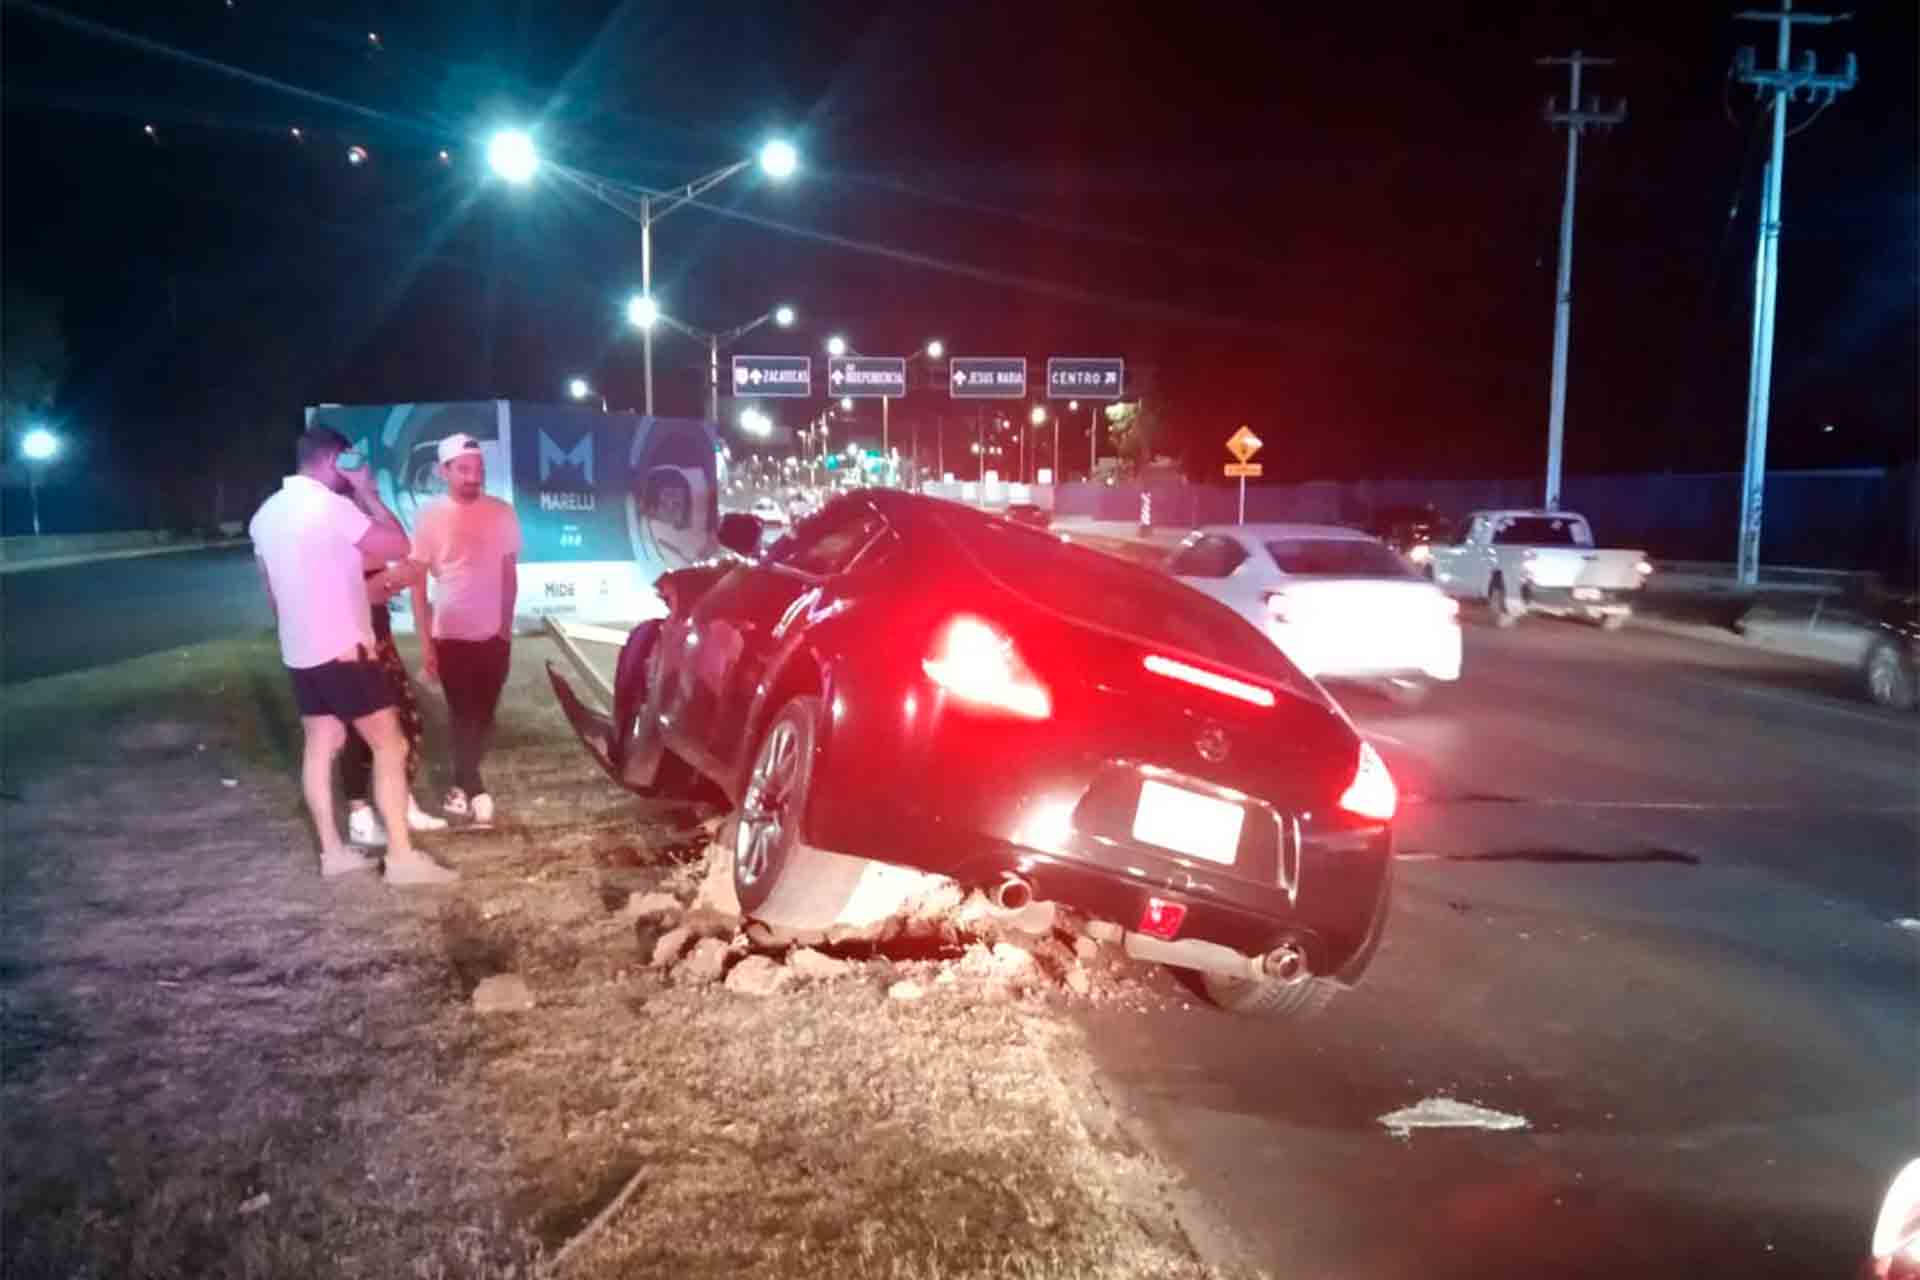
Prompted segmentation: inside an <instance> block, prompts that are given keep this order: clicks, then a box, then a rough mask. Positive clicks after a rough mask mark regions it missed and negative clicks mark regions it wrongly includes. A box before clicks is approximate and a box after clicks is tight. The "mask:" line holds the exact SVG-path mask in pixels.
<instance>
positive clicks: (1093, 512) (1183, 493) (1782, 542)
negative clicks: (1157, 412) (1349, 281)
mask: <svg viewBox="0 0 1920 1280" xmlns="http://www.w3.org/2000/svg"><path fill="white" fill-rule="evenodd" d="M1917 487H1920V473H1917V472H1916V470H1915V468H1913V467H1911V466H1909V467H1904V468H1900V469H1898V470H1885V469H1877V468H1876V469H1861V470H1850V471H1779V472H1774V473H1773V474H1771V475H1769V476H1768V477H1767V492H1766V512H1765V514H1766V521H1765V528H1764V532H1763V535H1762V546H1761V559H1762V560H1763V561H1764V562H1766V563H1768V564H1783V565H1806V566H1811V567H1816V568H1830V569H1875V570H1880V571H1882V572H1894V573H1903V574H1904V573H1908V572H1910V569H1911V566H1912V564H1913V561H1914V557H1915V554H1916V548H1920V495H1917V494H1916V488H1917ZM1148 488H1149V490H1150V492H1151V493H1152V495H1153V520H1154V523H1155V524H1156V525H1162V526H1186V525H1196V524H1229V523H1232V521H1233V520H1234V518H1235V516H1236V515H1237V512H1238V503H1239V492H1238V489H1237V488H1236V487H1234V486H1229V485H1215V484H1207V485H1196V484H1188V483H1186V482H1184V481H1182V480H1181V479H1179V478H1178V477H1169V478H1167V479H1165V480H1160V479H1155V480H1153V481H1151V482H1150V483H1149V486H1148ZM1140 493H1141V489H1140V486H1138V485H1088V484H1068V485H1062V486H1060V488H1059V489H1058V490H1057V491H1056V493H1055V496H1054V510H1055V512H1056V514H1060V515H1068V516H1087V517H1092V518H1093V519H1097V520H1127V521H1132V520H1137V519H1138V518H1139V515H1140ZM1539 501H1540V482H1539V481H1538V480H1537V479H1524V480H1460V481H1431V480H1412V479H1402V480H1375V481H1354V482H1351V483H1334V482H1313V483H1307V484H1267V483H1259V482H1256V483H1252V484H1249V485H1248V486H1247V519H1248V520H1297V521H1306V522H1312V523H1320V524H1344V525H1358V526H1365V525H1368V524H1371V523H1372V522H1373V519H1374V517H1375V515H1376V514H1377V513H1379V512H1381V511H1384V510H1386V509H1387V508H1390V507H1398V506H1416V505H1422V504H1432V505H1433V506H1435V507H1437V508H1439V509H1440V511H1442V512H1443V513H1446V514H1449V515H1462V514H1465V513H1466V512H1469V511H1475V510H1480V509H1483V508H1493V507H1528V506H1534V505H1536V504H1537V503H1538V502H1539ZM1562 505H1563V506H1565V507H1567V508H1569V509H1571V510H1574V511H1579V512H1581V513H1583V514H1585V515H1586V516H1587V517H1588V519H1590V520H1591V521H1592V522H1593V527H1594V536H1595V537H1597V538H1599V539H1600V540H1601V542H1603V543H1605V544H1607V545H1610V546H1633V547H1639V548H1642V549H1644V550H1646V551H1648V552H1651V553H1652V554H1653V555H1655V556H1657V557H1660V558H1663V559H1669V560H1721V561H1727V560H1732V559H1733V558H1734V552H1735V546H1736V543H1737V541H1738V535H1737V530H1738V525H1739V514H1740V476H1739V475H1738V473H1735V472H1716V473H1706V474H1695V475H1611V476H1608V475H1599V476H1569V477H1567V479H1566V483H1565V492H1564V496H1563V501H1562Z"/></svg>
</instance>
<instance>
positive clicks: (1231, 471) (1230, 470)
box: [1226, 462, 1261, 480]
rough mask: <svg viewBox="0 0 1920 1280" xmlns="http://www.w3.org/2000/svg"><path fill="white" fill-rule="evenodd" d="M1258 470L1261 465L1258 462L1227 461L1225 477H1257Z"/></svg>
mask: <svg viewBox="0 0 1920 1280" xmlns="http://www.w3.org/2000/svg"><path fill="white" fill-rule="evenodd" d="M1260 470H1261V465H1260V464H1259V463H1258V462H1229V463H1228V464H1227V467H1226V471H1227V479H1229V480H1250V479H1257V478H1258V477H1259V475H1260Z"/></svg>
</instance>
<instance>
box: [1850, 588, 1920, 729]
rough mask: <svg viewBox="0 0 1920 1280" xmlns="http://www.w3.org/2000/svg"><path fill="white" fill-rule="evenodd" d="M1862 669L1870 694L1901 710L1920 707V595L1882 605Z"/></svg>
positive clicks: (1887, 705) (1873, 697)
mask: <svg viewBox="0 0 1920 1280" xmlns="http://www.w3.org/2000/svg"><path fill="white" fill-rule="evenodd" d="M1872 626H1873V636H1872V638H1871V639H1870V640H1869V641H1868V642H1867V655H1866V660H1865V662H1864V663H1863V664H1862V667H1861V671H1862V673H1863V675H1864V677H1865V680H1866V687H1867V696H1868V697H1870V698H1872V699H1873V700H1874V701H1875V702H1877V703H1879V704H1880V705H1881V706H1883V707H1892V708H1894V709H1895V710H1897V711H1912V710H1915V709H1916V708H1920V595H1909V596H1900V597H1896V598H1894V599H1892V600H1889V601H1888V602H1887V603H1886V604H1884V605H1882V606H1881V608H1880V611H1879V613H1878V614H1877V615H1876V616H1875V617H1874V619H1873V624H1872Z"/></svg>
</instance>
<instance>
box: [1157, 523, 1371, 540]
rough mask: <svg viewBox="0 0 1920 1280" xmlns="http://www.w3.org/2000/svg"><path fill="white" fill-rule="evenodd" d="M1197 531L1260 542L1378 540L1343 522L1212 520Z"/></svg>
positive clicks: (1212, 535) (1221, 536) (1216, 536)
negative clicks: (1271, 522)
mask: <svg viewBox="0 0 1920 1280" xmlns="http://www.w3.org/2000/svg"><path fill="white" fill-rule="evenodd" d="M1194 532H1196V533H1203V534H1206V535H1207V536H1208V537H1214V538H1251V539H1253V540H1255V541H1257V542H1269V541H1274V540H1285V539H1289V538H1322V539H1327V540H1330V541H1344V542H1378V541H1379V539H1378V538H1376V537H1374V536H1373V535H1372V534H1370V533H1368V532H1367V531H1366V530H1364V529H1349V528H1348V527H1347V526H1345V525H1340V524H1287V523H1278V524H1209V525H1203V526H1201V527H1200V528H1199V529H1196V530H1195V531H1194Z"/></svg>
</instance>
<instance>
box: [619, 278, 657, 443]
mask: <svg viewBox="0 0 1920 1280" xmlns="http://www.w3.org/2000/svg"><path fill="white" fill-rule="evenodd" d="M659 320H660V304H659V303H657V302H655V301H654V300H653V298H652V297H651V296H649V295H647V294H644V293H636V294H635V295H634V296H633V297H631V298H629V299H628V300H627V323H628V324H630V325H632V326H633V327H634V328H636V329H639V330H641V331H643V332H645V333H648V334H651V333H652V332H653V326H654V325H655V324H657V323H659ZM648 412H649V413H651V412H652V409H648Z"/></svg>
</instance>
